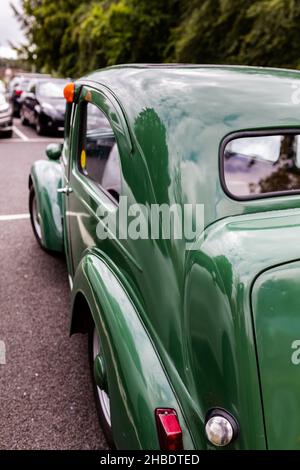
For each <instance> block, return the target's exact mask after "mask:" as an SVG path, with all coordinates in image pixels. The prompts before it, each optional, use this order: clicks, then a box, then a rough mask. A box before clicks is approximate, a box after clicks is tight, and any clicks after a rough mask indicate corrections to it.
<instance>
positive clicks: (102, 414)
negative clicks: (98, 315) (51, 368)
mask: <svg viewBox="0 0 300 470" xmlns="http://www.w3.org/2000/svg"><path fill="white" fill-rule="evenodd" d="M91 323H92V324H91V326H90V329H89V334H88V342H89V344H88V351H89V363H90V370H91V379H92V384H93V390H94V397H95V404H96V410H97V415H98V419H99V423H100V426H101V428H102V431H103V434H104V436H105V439H106V441H107V443H108V445H109V447H110V448H111V449H115V443H114V439H113V435H112V429H111V424H110V422H108V420H107V411H106V410H105V406H104V405H103V404H102V401H101V399H100V397H99V391H100V392H101V390H100V389H99V388H98V386H97V384H96V381H95V377H94V355H95V346H94V340H95V337H94V335H97V337H98V339H99V335H98V333H97V330H96V327H95V325H94V323H93V322H91ZM102 393H103V392H102ZM109 413H110V411H109Z"/></svg>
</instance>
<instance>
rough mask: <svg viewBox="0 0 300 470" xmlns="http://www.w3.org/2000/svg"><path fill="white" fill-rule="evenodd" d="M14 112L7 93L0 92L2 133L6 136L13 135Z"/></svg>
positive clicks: (0, 124)
mask: <svg viewBox="0 0 300 470" xmlns="http://www.w3.org/2000/svg"><path fill="white" fill-rule="evenodd" d="M12 126H13V113H12V107H11V105H10V103H9V102H8V101H7V99H6V97H5V95H4V94H3V93H0V134H1V135H2V134H3V135H5V137H12V134H13V128H12Z"/></svg>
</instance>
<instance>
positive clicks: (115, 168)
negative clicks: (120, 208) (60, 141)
mask: <svg viewBox="0 0 300 470" xmlns="http://www.w3.org/2000/svg"><path fill="white" fill-rule="evenodd" d="M83 106H84V107H85V109H83V113H82V115H83V122H82V126H81V136H80V137H81V138H80V144H79V161H78V167H79V171H80V172H81V173H82V174H83V175H84V176H86V177H87V178H89V179H90V180H92V181H94V182H95V183H98V184H99V185H100V186H101V187H102V188H103V189H104V190H105V191H107V192H108V193H109V194H110V195H111V196H113V197H114V199H116V200H117V201H118V200H119V196H120V192H121V171H120V158H119V152H118V147H117V143H116V139H115V136H114V133H113V130H112V127H111V125H110V123H109V121H108V119H107V117H106V116H105V114H104V113H103V112H102V111H101V110H100V109H99V108H98V107H97V106H95V105H94V104H92V103H83Z"/></svg>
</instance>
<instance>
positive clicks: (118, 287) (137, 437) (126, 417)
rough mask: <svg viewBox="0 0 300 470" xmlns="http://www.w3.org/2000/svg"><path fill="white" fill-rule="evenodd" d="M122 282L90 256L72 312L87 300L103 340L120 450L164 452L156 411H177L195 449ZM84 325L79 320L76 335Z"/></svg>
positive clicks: (185, 437) (76, 281) (81, 269)
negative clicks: (81, 325)
mask: <svg viewBox="0 0 300 470" xmlns="http://www.w3.org/2000/svg"><path fill="white" fill-rule="evenodd" d="M121 278H122V277H120V273H118V272H117V271H114V268H112V267H109V266H108V263H107V262H106V261H105V260H103V259H101V257H100V256H99V255H98V253H97V254H95V253H91V252H90V253H88V254H87V255H86V256H85V257H84V258H83V259H82V261H81V263H80V265H79V267H78V269H77V272H76V274H75V277H74V287H73V291H72V311H73V312H75V310H76V307H75V304H76V299H77V298H78V296H79V297H82V295H83V296H84V297H85V299H86V301H87V303H88V305H89V310H90V312H91V314H92V317H93V319H94V322H95V324H96V326H97V329H98V332H99V335H100V339H101V344H102V346H103V352H104V358H105V363H106V369H107V377H108V387H109V394H110V400H111V414H112V423H113V436H114V440H115V442H116V445H117V448H119V449H159V442H158V437H157V430H156V424H155V417H154V411H155V409H156V408H160V407H162V408H163V407H168V408H174V409H175V410H176V411H177V414H178V418H179V421H180V425H181V427H182V430H183V440H184V448H185V449H193V448H194V447H193V443H192V439H191V436H190V433H189V431H188V429H187V426H186V423H185V420H184V417H183V415H182V412H181V409H180V405H179V402H178V400H177V398H176V397H175V394H174V392H173V390H172V387H171V385H170V382H169V380H168V377H167V375H166V373H165V370H164V368H163V366H162V364H161V361H160V359H159V357H158V354H157V352H156V350H155V348H154V346H153V343H152V341H151V339H150V338H149V336H148V334H147V332H146V330H145V328H144V325H143V323H142V321H141V319H140V316H139V313H138V310H137V308H136V307H135V306H134V304H133V302H132V300H131V296H130V295H129V294H128V288H126V289H125V287H124V285H125V284H124V282H123V281H122V282H121V281H120V279H121ZM84 323H85V324H86V323H87V321H84ZM78 324H79V323H78V318H77V319H75V318H74V316H73V318H72V327H71V332H74V330H75V328H74V325H77V327H78ZM77 331H78V328H77Z"/></svg>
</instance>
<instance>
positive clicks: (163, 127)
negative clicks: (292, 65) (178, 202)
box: [78, 64, 300, 224]
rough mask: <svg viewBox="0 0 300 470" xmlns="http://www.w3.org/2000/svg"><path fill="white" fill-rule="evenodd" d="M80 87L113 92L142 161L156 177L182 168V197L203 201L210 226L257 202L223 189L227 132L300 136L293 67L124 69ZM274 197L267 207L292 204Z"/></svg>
mask: <svg viewBox="0 0 300 470" xmlns="http://www.w3.org/2000/svg"><path fill="white" fill-rule="evenodd" d="M78 83H79V84H87V85H90V86H92V87H95V88H97V87H98V88H99V89H102V90H103V88H104V89H109V90H110V91H111V93H112V94H113V95H114V96H115V97H116V98H117V100H118V102H119V104H120V106H121V107H122V110H123V113H124V115H125V118H126V122H127V123H128V126H129V128H130V132H131V135H132V138H133V141H137V142H138V144H139V145H138V148H139V149H140V150H139V152H142V153H143V155H144V160H145V161H147V162H148V165H150V166H151V165H154V162H156V163H155V165H156V167H155V169H153V172H154V173H153V174H156V173H157V172H158V170H157V168H158V167H159V173H160V174H163V175H165V178H166V179H167V178H168V176H167V175H168V172H170V171H173V173H174V174H175V173H176V172H175V169H176V168H178V169H180V171H179V170H178V174H180V185H181V187H182V191H183V197H184V199H185V200H187V201H189V202H194V201H197V202H199V203H203V204H204V206H205V213H206V222H207V224H209V223H212V222H213V221H215V220H217V219H219V218H222V217H225V216H228V215H236V214H238V213H242V212H243V211H244V210H246V211H248V212H251V211H256V210H257V204H256V202H257V201H256V202H252V201H249V202H244V203H241V202H237V201H233V200H229V199H228V197H227V196H226V195H225V194H224V191H223V190H222V187H221V182H220V176H219V162H220V159H219V155H220V147H221V143H222V142H223V140H224V139H225V138H226V137H227V136H228V135H231V134H235V133H237V132H240V133H243V132H244V131H248V130H258V131H261V130H262V129H268V130H270V129H277V130H278V132H279V133H280V130H281V129H286V128H290V129H292V128H297V129H298V130H297V131H296V132H297V133H299V134H300V72H298V71H295V70H284V69H271V68H260V67H241V66H213V65H212V66H211V65H206V66H202V65H148V64H146V65H126V66H116V67H111V68H107V69H103V70H99V71H96V72H94V73H92V74H90V75H87V76H86V77H84V78H83V79H81V80H79V81H78ZM153 139H154V142H155V145H154V144H152V141H153ZM156 153H158V154H159V158H160V163H159V164H158V163H157V159H156ZM152 162H153V163H152ZM155 172H156V173H155ZM154 178H155V176H154ZM168 181H169V180H168ZM172 181H173V179H172ZM174 181H175V176H174ZM172 184H175V183H174V182H172ZM197 188H201V190H199V189H197ZM169 190H170V188H169ZM271 199H272V198H270V200H268V201H265V202H264V207H265V208H266V207H270V208H271V207H273V206H274V207H276V208H278V207H279V205H280V204H281V206H280V207H283V206H284V205H285V204H286V205H289V207H292V202H291V199H290V198H288V199H287V198H285V199H283V200H280V198H277V200H276V201H271ZM273 199H276V198H273ZM272 204H273V206H272ZM296 204H298V202H297V201H296V200H295V202H294V205H295V206H296Z"/></svg>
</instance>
